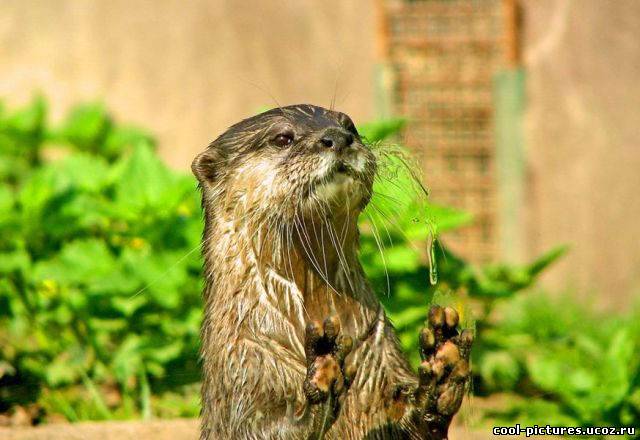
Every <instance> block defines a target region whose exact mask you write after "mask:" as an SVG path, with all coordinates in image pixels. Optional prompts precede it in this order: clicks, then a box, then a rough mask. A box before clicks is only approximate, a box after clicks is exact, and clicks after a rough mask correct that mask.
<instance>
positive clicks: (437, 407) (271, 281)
mask: <svg viewBox="0 0 640 440" xmlns="http://www.w3.org/2000/svg"><path fill="white" fill-rule="evenodd" d="M192 169H193V172H194V174H195V175H196V177H197V178H198V180H199V182H200V186H201V189H202V204H203V207H204V213H205V229H204V235H203V246H202V250H203V255H204V260H205V290H204V301H205V315H204V321H203V324H202V339H203V341H202V359H203V369H204V382H203V387H202V402H203V409H202V430H201V439H314V438H316V439H321V438H327V439H341V440H351V439H354V440H355V439H358V440H359V439H403V438H408V439H409V438H410V439H422V438H446V435H447V430H448V426H449V422H450V420H451V417H452V416H453V414H454V413H455V412H456V411H457V410H458V409H459V407H460V403H461V401H462V398H463V394H464V388H465V384H466V382H467V380H468V377H469V366H468V365H469V364H468V354H469V350H470V345H471V340H472V337H471V334H470V333H469V332H468V331H466V330H465V331H463V332H462V333H460V334H458V332H457V330H456V327H457V324H458V315H457V313H456V312H455V311H454V310H453V309H450V308H446V309H442V308H440V307H438V306H434V307H432V308H431V310H430V311H429V318H428V322H429V325H428V326H427V327H426V328H425V329H423V330H422V332H421V334H420V346H421V348H420V349H421V354H422V356H423V359H424V361H423V363H422V364H421V366H420V371H419V374H418V377H416V376H415V375H414V374H413V373H412V372H411V369H410V367H409V365H408V363H407V361H406V360H405V358H404V356H403V355H402V353H401V350H400V349H399V344H398V341H397V339H396V337H395V334H394V331H393V328H392V326H391V324H390V323H389V321H388V319H387V318H386V317H385V313H384V310H383V309H382V307H381V305H380V303H379V301H378V299H377V298H376V295H375V294H374V292H373V290H372V289H371V287H370V286H369V284H368V282H367V280H366V278H365V276H364V273H363V270H362V267H361V266H360V263H359V262H358V258H357V248H358V229H357V223H356V221H357V217H358V214H359V212H360V211H361V210H362V209H363V208H364V206H365V205H366V204H367V203H368V201H369V199H370V198H371V195H372V184H373V179H374V176H375V173H376V160H375V156H374V155H373V153H372V152H371V150H370V149H369V148H368V147H367V146H366V145H365V144H364V143H363V142H362V140H361V139H360V136H359V135H358V132H357V130H356V128H355V126H354V124H353V122H352V121H351V119H350V118H349V117H348V116H347V115H345V114H343V113H339V112H336V111H332V110H327V109H324V108H320V107H316V106H312V105H296V106H288V107H282V108H276V109H272V110H269V111H267V112H265V113H262V114H259V115H257V116H254V117H251V118H248V119H245V120H243V121H241V122H239V123H237V124H235V125H233V126H232V127H231V128H230V129H229V130H228V131H226V132H225V133H223V134H222V135H221V136H220V137H218V138H217V139H216V140H215V141H214V142H213V143H211V145H209V147H208V148H207V149H206V150H205V151H204V152H202V153H201V154H200V155H198V156H197V157H196V158H195V160H194V162H193V165H192Z"/></svg>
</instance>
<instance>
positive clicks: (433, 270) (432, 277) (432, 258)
mask: <svg viewBox="0 0 640 440" xmlns="http://www.w3.org/2000/svg"><path fill="white" fill-rule="evenodd" d="M436 242H437V239H436V238H435V237H434V236H433V234H429V282H430V283H431V285H432V286H435V285H436V283H437V282H438V264H437V263H436Z"/></svg>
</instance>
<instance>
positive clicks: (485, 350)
mask: <svg viewBox="0 0 640 440" xmlns="http://www.w3.org/2000/svg"><path fill="white" fill-rule="evenodd" d="M495 312H496V314H497V315H498V316H500V318H499V319H497V322H496V323H495V324H493V325H487V329H486V331H485V332H484V333H483V341H482V350H481V351H478V352H476V353H475V354H476V355H477V362H476V364H477V365H480V376H481V379H482V384H483V388H484V389H483V390H481V391H482V392H485V393H487V392H492V391H503V392H504V391H510V392H514V393H516V394H518V395H519V396H521V398H522V399H520V400H517V401H516V402H515V403H514V404H511V405H509V407H508V408H506V409H504V410H502V411H496V412H494V413H493V414H492V416H493V417H496V418H499V419H501V420H506V421H512V422H513V421H517V422H518V423H521V424H524V425H533V424H547V423H549V424H552V425H564V426H638V425H639V424H640V357H638V355H637V354H638V350H639V349H640V310H638V309H636V310H635V311H634V312H632V313H630V314H628V315H627V316H616V315H613V314H611V313H602V312H601V313H597V312H594V311H593V308H591V307H588V306H586V305H582V304H579V303H577V302H576V301H575V299H573V298H568V297H561V298H551V297H548V296H543V295H533V296H522V297H518V298H515V299H514V300H512V301H509V302H506V303H502V304H500V305H499V306H498V307H497V308H496V310H495Z"/></svg>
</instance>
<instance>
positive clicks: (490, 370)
mask: <svg viewBox="0 0 640 440" xmlns="http://www.w3.org/2000/svg"><path fill="white" fill-rule="evenodd" d="M480 375H481V376H482V380H483V381H484V382H485V383H486V385H487V386H489V387H490V388H492V389H495V390H512V389H513V388H514V387H515V385H516V383H517V382H518V379H519V378H520V365H519V364H518V361H517V360H516V359H514V357H513V355H512V354H511V353H509V352H507V351H494V352H489V353H487V354H486V355H484V356H483V357H482V359H481V361H480Z"/></svg>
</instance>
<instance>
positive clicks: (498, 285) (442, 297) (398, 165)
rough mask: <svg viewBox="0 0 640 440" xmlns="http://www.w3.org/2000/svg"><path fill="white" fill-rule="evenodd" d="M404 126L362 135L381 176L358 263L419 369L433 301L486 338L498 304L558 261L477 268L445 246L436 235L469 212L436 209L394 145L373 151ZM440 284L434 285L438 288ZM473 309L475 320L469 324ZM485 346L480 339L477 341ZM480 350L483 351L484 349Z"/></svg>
mask: <svg viewBox="0 0 640 440" xmlns="http://www.w3.org/2000/svg"><path fill="white" fill-rule="evenodd" d="M402 126H403V123H402V122H398V121H397V120H392V121H381V122H380V123H370V124H367V125H365V126H364V127H363V128H362V127H361V128H360V131H361V132H362V133H363V134H364V137H365V138H366V139H367V140H368V141H369V142H371V143H372V145H373V146H374V151H376V150H380V151H381V152H382V153H381V154H379V166H381V167H382V168H383V169H382V170H381V172H380V178H379V179H377V180H376V182H375V184H374V196H373V199H372V201H371V203H370V205H369V207H368V208H367V209H366V210H365V212H364V214H363V223H362V225H361V230H362V234H361V250H360V254H361V260H362V262H363V265H364V268H365V271H366V273H367V275H368V277H369V279H370V280H371V282H372V285H373V287H374V289H375V290H376V291H377V292H378V293H379V294H380V299H381V301H382V303H383V304H384V307H385V309H386V311H387V313H388V315H389V317H390V318H391V320H392V321H393V323H394V325H395V326H396V329H397V330H398V334H399V338H400V341H401V342H402V344H403V346H404V347H405V349H406V351H407V353H408V354H409V356H410V358H411V361H412V362H413V364H414V365H417V363H418V362H419V357H418V351H417V350H416V349H415V347H416V346H417V338H418V332H419V330H420V328H421V327H422V325H423V324H424V319H425V315H426V310H427V307H428V305H429V304H430V303H432V302H437V303H441V304H452V305H454V306H455V307H456V308H457V309H459V311H460V312H461V315H462V320H463V322H464V324H465V325H466V326H468V327H477V331H478V332H482V331H483V328H484V327H483V325H484V322H485V320H486V318H487V316H488V314H489V313H490V311H491V309H492V308H493V305H494V303H495V301H497V300H499V299H501V298H510V297H512V296H513V295H515V294H516V293H517V292H519V291H522V290H524V289H526V288H528V287H530V286H531V285H532V284H533V283H534V282H535V280H536V277H537V276H538V275H539V274H540V273H541V272H542V271H543V270H544V269H545V268H547V267H548V266H549V265H551V264H552V263H553V262H555V261H556V260H557V259H558V258H560V257H561V256H562V255H563V254H564V252H565V248H564V247H560V248H557V249H554V250H552V251H550V252H548V253H547V254H545V255H543V256H541V257H540V258H539V259H537V260H536V261H534V262H533V263H531V264H528V265H524V266H513V265H506V264H492V265H487V266H484V267H477V266H475V265H472V264H470V263H469V262H467V261H465V260H464V259H462V258H460V257H458V256H456V255H455V254H454V253H452V252H451V251H449V250H448V249H446V248H445V247H443V246H442V245H441V243H440V241H439V240H438V239H437V237H438V235H440V234H446V232H448V231H451V230H455V229H457V228H460V227H464V226H466V225H468V224H469V223H471V221H472V220H473V218H472V216H471V215H469V214H468V213H465V212H462V211H459V210H456V209H453V208H450V207H444V206H439V205H435V204H433V203H431V202H429V201H428V199H427V191H426V190H425V189H424V188H423V187H422V186H421V185H420V183H419V175H418V172H417V171H416V170H417V169H418V167H417V165H416V164H413V163H412V162H411V159H409V155H408V154H407V153H406V152H405V151H404V150H403V149H402V148H401V147H397V146H389V145H383V146H381V147H380V148H375V146H376V145H378V144H380V143H381V142H382V141H384V140H385V138H386V137H388V136H393V135H394V134H396V133H397V131H398V130H400V129H401V128H402ZM436 281H437V282H436ZM467 308H469V309H470V308H474V310H473V311H474V312H475V318H476V319H477V320H478V321H477V322H476V321H475V319H472V318H471V316H470V315H471V313H470V312H471V310H465V309H467ZM477 339H478V340H479V341H480V342H479V343H478V344H476V350H477V349H478V348H477V346H478V345H480V347H481V344H482V339H483V337H482V335H481V334H480V335H479V337H478V338H477ZM480 349H481V348H480Z"/></svg>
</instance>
